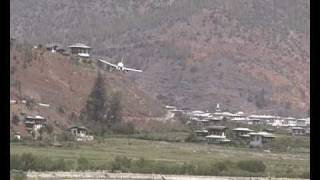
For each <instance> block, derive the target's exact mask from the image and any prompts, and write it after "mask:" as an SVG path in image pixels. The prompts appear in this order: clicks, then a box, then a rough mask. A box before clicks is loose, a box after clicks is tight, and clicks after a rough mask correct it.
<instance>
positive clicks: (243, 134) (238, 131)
mask: <svg viewBox="0 0 320 180" xmlns="http://www.w3.org/2000/svg"><path fill="white" fill-rule="evenodd" d="M232 131H233V132H234V134H235V137H236V138H249V137H250V135H249V133H250V132H253V130H251V129H249V128H241V127H239V128H234V129H232Z"/></svg>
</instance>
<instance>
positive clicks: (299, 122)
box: [297, 119, 307, 127]
mask: <svg viewBox="0 0 320 180" xmlns="http://www.w3.org/2000/svg"><path fill="white" fill-rule="evenodd" d="M297 126H299V127H305V126H307V120H306V119H297Z"/></svg>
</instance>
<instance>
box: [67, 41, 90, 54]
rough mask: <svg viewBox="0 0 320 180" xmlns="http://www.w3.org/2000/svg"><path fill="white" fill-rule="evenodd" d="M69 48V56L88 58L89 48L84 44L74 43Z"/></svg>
mask: <svg viewBox="0 0 320 180" xmlns="http://www.w3.org/2000/svg"><path fill="white" fill-rule="evenodd" d="M69 48H70V49H71V54H75V55H78V56H80V57H90V51H91V47H89V46H87V45H85V44H82V43H76V44H73V45H71V46H69Z"/></svg>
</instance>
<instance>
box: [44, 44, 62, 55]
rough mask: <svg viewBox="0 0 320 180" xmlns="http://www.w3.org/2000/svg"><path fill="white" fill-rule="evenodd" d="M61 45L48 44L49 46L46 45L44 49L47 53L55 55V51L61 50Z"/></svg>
mask: <svg viewBox="0 0 320 180" xmlns="http://www.w3.org/2000/svg"><path fill="white" fill-rule="evenodd" d="M61 47H62V45H61V44H58V43H49V44H46V49H47V50H48V51H51V52H53V53H55V52H56V51H57V49H59V48H61Z"/></svg>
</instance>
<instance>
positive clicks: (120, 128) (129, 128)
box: [111, 122, 135, 134]
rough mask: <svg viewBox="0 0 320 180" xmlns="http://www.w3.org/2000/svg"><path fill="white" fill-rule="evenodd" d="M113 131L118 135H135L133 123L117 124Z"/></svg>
mask: <svg viewBox="0 0 320 180" xmlns="http://www.w3.org/2000/svg"><path fill="white" fill-rule="evenodd" d="M111 129H112V131H113V132H114V133H116V134H134V132H135V128H134V125H133V123H131V122H129V123H116V124H115V125H114V126H112V127H111Z"/></svg>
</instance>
